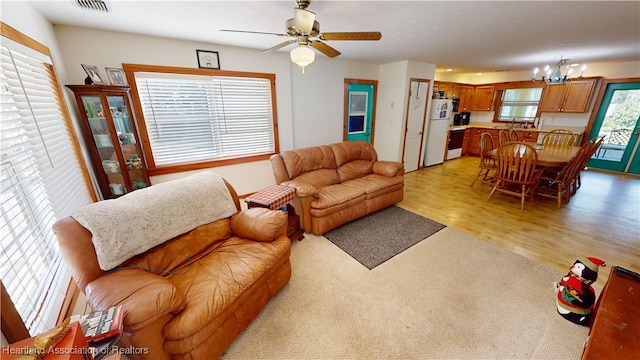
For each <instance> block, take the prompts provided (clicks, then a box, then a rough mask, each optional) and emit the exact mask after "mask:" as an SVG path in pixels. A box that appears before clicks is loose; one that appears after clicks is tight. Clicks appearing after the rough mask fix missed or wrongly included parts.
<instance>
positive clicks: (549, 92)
mask: <svg viewBox="0 0 640 360" xmlns="http://www.w3.org/2000/svg"><path fill="white" fill-rule="evenodd" d="M597 80H598V79H597V78H595V79H584V80H571V81H569V82H566V83H564V84H554V85H546V86H545V88H544V90H543V92H542V99H540V105H539V106H538V110H539V111H540V112H571V113H583V112H587V110H588V107H589V103H590V102H591V96H592V95H593V92H594V89H595V87H596V82H597Z"/></svg>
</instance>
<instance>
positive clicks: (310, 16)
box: [293, 9, 316, 34]
mask: <svg viewBox="0 0 640 360" xmlns="http://www.w3.org/2000/svg"><path fill="white" fill-rule="evenodd" d="M293 18H294V26H295V27H296V28H297V29H298V30H300V31H302V32H304V33H307V34H309V33H311V30H313V22H314V21H315V20H316V14H315V13H313V12H311V11H309V10H305V9H293Z"/></svg>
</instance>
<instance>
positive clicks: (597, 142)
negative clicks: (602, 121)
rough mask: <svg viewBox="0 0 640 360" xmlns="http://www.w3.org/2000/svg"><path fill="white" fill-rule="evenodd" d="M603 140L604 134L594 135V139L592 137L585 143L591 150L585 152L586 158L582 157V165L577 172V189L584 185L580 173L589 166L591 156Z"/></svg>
mask: <svg viewBox="0 0 640 360" xmlns="http://www.w3.org/2000/svg"><path fill="white" fill-rule="evenodd" d="M603 142H604V136H601V137H594V138H593V139H590V140H589V141H587V142H586V143H585V145H587V146H589V151H587V152H586V153H585V155H584V158H583V159H582V164H581V165H580V167H579V168H578V171H577V173H576V190H577V189H578V188H579V187H580V186H581V185H582V182H581V180H580V173H581V172H582V170H584V169H585V168H586V167H587V164H588V163H589V160H591V157H592V156H593V155H594V154H596V153H597V152H598V150H599V149H600V147H601V146H602V143H603Z"/></svg>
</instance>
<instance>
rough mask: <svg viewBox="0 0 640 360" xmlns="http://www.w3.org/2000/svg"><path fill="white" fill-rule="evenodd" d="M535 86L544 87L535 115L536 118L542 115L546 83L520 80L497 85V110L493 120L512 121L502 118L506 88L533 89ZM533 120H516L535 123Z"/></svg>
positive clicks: (521, 122)
mask: <svg viewBox="0 0 640 360" xmlns="http://www.w3.org/2000/svg"><path fill="white" fill-rule="evenodd" d="M533 88H542V93H541V94H540V100H538V109H537V111H536V115H535V116H534V118H535V117H539V116H540V103H541V102H542V100H543V99H544V89H545V84H544V83H540V82H538V83H534V82H531V81H518V82H509V83H503V84H498V85H496V94H495V102H494V107H493V108H494V109H496V110H495V111H494V112H493V122H494V123H501V124H505V123H511V120H500V113H501V112H502V104H503V101H502V97H503V95H504V91H505V90H514V89H515V90H517V89H533ZM533 122H534V121H533V120H531V121H522V120H516V123H518V124H533Z"/></svg>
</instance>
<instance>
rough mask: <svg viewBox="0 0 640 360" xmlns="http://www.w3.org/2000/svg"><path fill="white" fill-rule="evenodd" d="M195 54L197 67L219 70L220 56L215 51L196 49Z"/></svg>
mask: <svg viewBox="0 0 640 360" xmlns="http://www.w3.org/2000/svg"><path fill="white" fill-rule="evenodd" d="M196 55H197V56H198V67H199V68H201V69H218V70H220V57H219V55H218V52H217V51H209V50H196Z"/></svg>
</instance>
